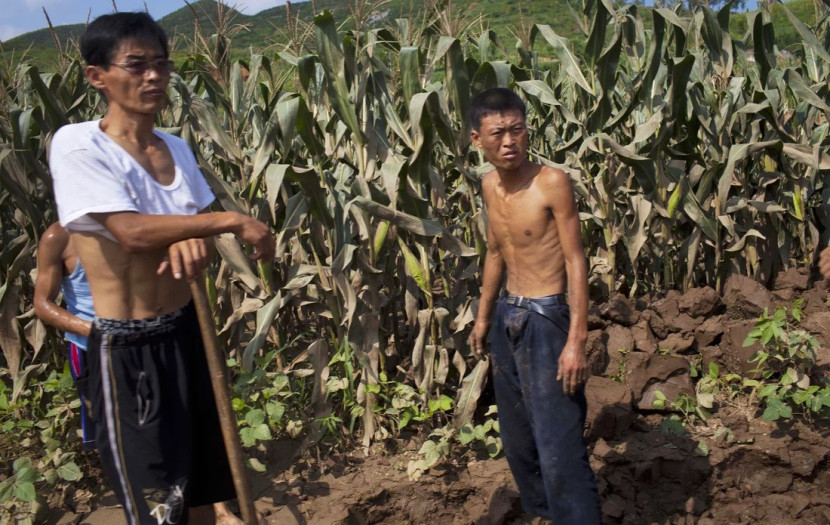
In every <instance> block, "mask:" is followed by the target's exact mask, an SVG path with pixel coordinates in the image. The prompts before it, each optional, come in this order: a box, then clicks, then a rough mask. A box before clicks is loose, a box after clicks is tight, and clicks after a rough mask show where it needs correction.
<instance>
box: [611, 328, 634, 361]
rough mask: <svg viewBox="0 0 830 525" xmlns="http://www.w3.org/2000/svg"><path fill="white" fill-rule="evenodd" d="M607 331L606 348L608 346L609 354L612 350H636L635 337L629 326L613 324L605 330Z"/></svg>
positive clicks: (622, 351)
mask: <svg viewBox="0 0 830 525" xmlns="http://www.w3.org/2000/svg"><path fill="white" fill-rule="evenodd" d="M605 333H606V334H607V335H608V341H607V343H606V348H608V353H609V355H610V354H611V352H617V353H618V354H619V353H623V354H627V353H628V352H631V351H632V350H634V337H633V336H632V335H631V330H629V329H628V328H626V327H624V326H620V325H618V324H612V325H611V326H609V327H608V328H607V329H606V330H605Z"/></svg>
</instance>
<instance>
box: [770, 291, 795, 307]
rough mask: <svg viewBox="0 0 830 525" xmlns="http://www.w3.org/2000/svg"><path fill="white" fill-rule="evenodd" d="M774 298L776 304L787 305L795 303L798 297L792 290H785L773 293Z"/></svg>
mask: <svg viewBox="0 0 830 525" xmlns="http://www.w3.org/2000/svg"><path fill="white" fill-rule="evenodd" d="M772 296H773V297H774V298H775V302H777V303H779V304H787V303H791V302H793V300H794V299H795V297H796V293H795V290H793V289H792V288H785V289H783V290H777V291H775V292H772Z"/></svg>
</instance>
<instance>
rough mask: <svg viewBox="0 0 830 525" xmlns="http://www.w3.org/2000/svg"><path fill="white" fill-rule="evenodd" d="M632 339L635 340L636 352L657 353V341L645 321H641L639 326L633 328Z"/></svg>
mask: <svg viewBox="0 0 830 525" xmlns="http://www.w3.org/2000/svg"><path fill="white" fill-rule="evenodd" d="M631 337H632V338H633V339H634V349H635V350H638V351H640V352H646V353H647V354H653V353H654V352H656V351H657V340H656V339H655V338H654V333H653V332H652V331H651V328H650V327H649V326H648V321H646V320H645V319H640V321H638V322H637V324H635V325H634V326H632V327H631Z"/></svg>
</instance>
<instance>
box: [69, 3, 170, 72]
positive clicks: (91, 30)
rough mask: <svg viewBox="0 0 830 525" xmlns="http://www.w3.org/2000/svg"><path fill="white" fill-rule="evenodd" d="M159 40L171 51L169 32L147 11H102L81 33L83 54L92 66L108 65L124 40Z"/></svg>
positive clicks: (167, 53) (166, 55)
mask: <svg viewBox="0 0 830 525" xmlns="http://www.w3.org/2000/svg"><path fill="white" fill-rule="evenodd" d="M125 40H137V41H139V42H147V43H152V44H156V43H158V44H159V45H160V46H161V48H162V50H163V51H164V56H165V58H166V57H168V55H169V49H168V47H167V35H166V34H165V33H164V29H162V28H161V26H160V25H158V23H157V22H156V21H155V20H153V18H152V17H151V16H150V15H148V14H147V13H140V12H137V13H130V12H123V13H112V14H109V15H102V16H99V17H98V18H96V19H95V20H93V21H92V22H90V24H89V25H88V26H87V27H86V30H85V31H84V34H83V35H81V55H82V56H83V57H84V60H85V61H86V63H87V64H88V65H90V66H104V67H108V66H109V63H110V60H112V56H113V54H114V53H115V51H116V49H117V47H118V45H119V44H121V42H123V41H125Z"/></svg>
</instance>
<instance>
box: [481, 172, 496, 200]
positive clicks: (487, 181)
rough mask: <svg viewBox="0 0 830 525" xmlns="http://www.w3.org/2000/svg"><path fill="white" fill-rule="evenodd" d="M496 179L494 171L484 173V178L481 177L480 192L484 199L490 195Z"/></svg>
mask: <svg viewBox="0 0 830 525" xmlns="http://www.w3.org/2000/svg"><path fill="white" fill-rule="evenodd" d="M498 178H499V176H498V174H497V173H496V170H493V171H490V172H488V173H485V174H484V176H483V177H481V192H482V193H483V194H484V198H485V199H486V198H487V197H488V196H489V195H490V194H491V193H492V191H493V187H494V186H495V185H496V181H497V180H498Z"/></svg>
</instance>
